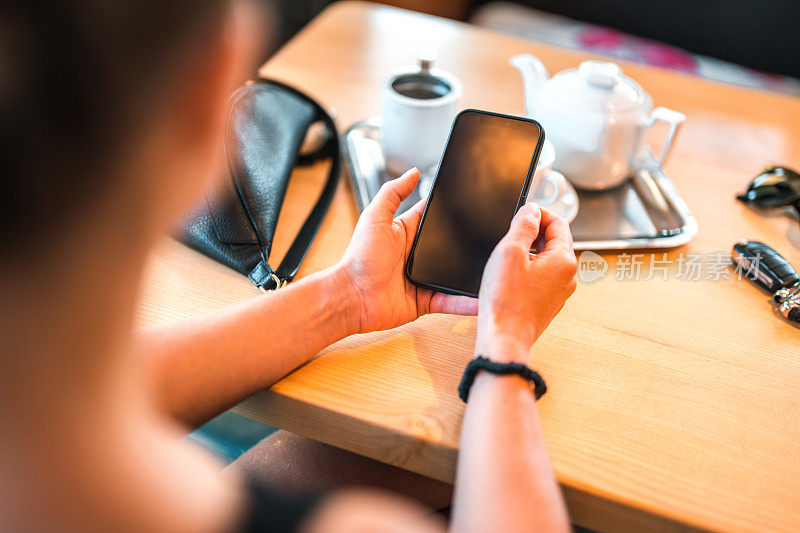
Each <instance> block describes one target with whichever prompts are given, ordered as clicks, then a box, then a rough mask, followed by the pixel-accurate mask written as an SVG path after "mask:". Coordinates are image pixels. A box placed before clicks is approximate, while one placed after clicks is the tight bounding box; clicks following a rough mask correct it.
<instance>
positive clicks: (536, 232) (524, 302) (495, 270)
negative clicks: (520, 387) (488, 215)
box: [475, 203, 577, 363]
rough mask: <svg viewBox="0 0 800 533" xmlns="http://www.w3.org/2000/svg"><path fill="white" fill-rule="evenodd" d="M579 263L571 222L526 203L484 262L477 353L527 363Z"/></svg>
mask: <svg viewBox="0 0 800 533" xmlns="http://www.w3.org/2000/svg"><path fill="white" fill-rule="evenodd" d="M532 249H535V250H538V252H537V253H535V254H532V253H531V250H532ZM576 269H577V261H576V260H575V252H574V250H573V248H572V235H571V233H570V231H569V225H568V224H567V223H566V222H564V221H563V220H562V219H560V218H558V217H556V216H555V215H553V214H552V213H550V212H549V211H547V210H545V209H540V208H539V207H538V206H537V205H535V204H530V203H528V204H525V205H524V206H523V207H522V208H521V209H520V210H519V211H518V212H517V214H516V215H515V216H514V219H513V220H512V221H511V227H510V228H509V230H508V233H507V234H506V236H505V237H503V239H502V240H501V241H500V242H499V243H498V245H497V247H496V248H495V249H494V251H493V252H492V255H491V257H489V261H488V262H487V263H486V268H485V269H484V272H483V280H482V281H481V289H480V293H479V299H478V337H477V341H476V344H475V354H476V355H482V356H484V357H488V358H490V359H492V360H494V361H498V362H511V361H517V362H521V363H527V361H528V357H529V352H530V348H531V346H532V345H533V343H534V342H535V341H536V339H537V338H538V337H539V335H541V334H542V332H543V331H544V330H545V328H546V327H547V326H548V324H550V321H551V320H553V318H554V317H555V316H556V314H558V312H559V311H560V310H561V308H562V307H563V306H564V302H566V300H567V298H569V297H570V296H571V295H572V293H573V292H575V287H576V281H575V273H576Z"/></svg>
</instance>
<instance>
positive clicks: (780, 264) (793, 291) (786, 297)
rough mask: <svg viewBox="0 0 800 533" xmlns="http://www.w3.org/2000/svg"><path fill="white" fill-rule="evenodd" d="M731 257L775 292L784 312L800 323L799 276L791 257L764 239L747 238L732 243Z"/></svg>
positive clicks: (754, 280) (747, 275) (774, 294)
mask: <svg viewBox="0 0 800 533" xmlns="http://www.w3.org/2000/svg"><path fill="white" fill-rule="evenodd" d="M731 260H732V261H733V263H734V264H735V265H736V268H737V270H739V271H740V272H742V273H744V275H745V277H747V278H749V279H751V280H752V281H753V282H755V283H756V284H757V285H758V286H760V287H762V288H763V289H765V290H767V291H768V292H769V293H770V294H771V295H772V298H773V300H775V303H777V304H778V306H779V307H778V309H779V310H780V312H781V314H783V316H785V317H786V318H788V319H789V320H791V321H793V322H797V323H800V276H798V274H797V271H796V270H795V269H794V267H793V266H792V265H791V264H790V263H789V261H787V260H786V259H785V258H784V257H783V256H782V255H781V254H779V253H778V252H776V251H775V250H773V249H772V248H770V247H769V246H767V245H766V244H764V243H763V242H758V241H746V240H741V241H739V242H737V243H736V244H734V245H733V251H732V253H731Z"/></svg>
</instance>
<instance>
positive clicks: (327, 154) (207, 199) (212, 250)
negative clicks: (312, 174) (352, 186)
mask: <svg viewBox="0 0 800 533" xmlns="http://www.w3.org/2000/svg"><path fill="white" fill-rule="evenodd" d="M318 123H321V125H322V129H324V132H325V133H324V139H325V140H324V143H323V144H322V145H321V146H320V147H319V148H318V149H316V150H313V151H312V152H311V153H303V154H301V153H300V152H301V146H302V145H303V141H304V139H305V138H306V135H307V133H308V132H309V129H310V128H311V127H312V126H313V125H315V124H318ZM314 127H315V128H317V129H319V127H318V126H314ZM225 155H226V157H227V163H228V174H229V175H228V176H226V179H224V180H221V181H220V182H219V183H217V184H215V186H214V187H213V188H212V189H211V190H209V191H207V192H206V193H205V195H204V197H203V199H202V200H201V201H200V202H199V203H198V204H197V205H196V206H195V207H194V208H193V209H191V210H190V211H189V212H188V213H187V214H186V215H185V216H184V217H182V219H181V220H180V221H179V223H178V230H177V237H178V238H179V240H181V241H183V242H184V243H185V244H187V245H189V246H190V247H192V248H194V249H195V250H198V251H200V252H202V253H204V254H206V255H208V256H209V257H211V258H213V259H216V260H217V261H219V262H221V263H223V264H225V265H227V266H228V267H230V268H232V269H234V270H236V271H237V272H239V273H241V274H244V275H246V276H247V277H249V278H250V279H251V280H252V281H253V283H255V284H256V286H257V287H258V288H260V289H261V290H263V291H270V290H275V289H278V288H280V287H283V286H284V285H286V283H288V282H290V281H291V280H292V279H293V278H294V276H295V274H297V270H298V269H299V268H300V263H301V262H302V261H303V258H304V257H305V255H306V252H308V249H309V248H310V247H311V242H312V241H313V240H314V237H315V236H316V234H317V231H318V230H319V227H320V225H321V224H322V220H323V218H324V217H325V214H326V213H327V211H328V207H329V206H330V204H331V200H332V199H333V195H334V193H335V192H336V185H337V182H338V180H339V175H340V174H341V154H340V151H339V138H338V135H337V132H336V127H335V125H334V123H333V119H332V118H331V116H330V115H329V114H328V113H327V112H326V111H325V110H324V109H323V108H322V107H321V106H320V105H319V104H318V103H317V102H315V101H314V100H313V99H311V98H310V97H308V96H307V95H305V94H303V93H302V92H300V91H298V90H297V89H294V88H292V87H289V86H287V85H285V84H283V83H280V82H277V81H274V80H267V79H258V80H255V81H251V82H248V83H247V84H245V85H243V86H242V87H240V88H239V89H237V90H236V92H234V93H233V95H232V96H231V99H230V108H229V113H228V124H227V128H226V134H225ZM322 159H329V160H330V161H331V164H330V171H329V173H328V179H327V182H326V183H325V187H324V188H323V190H322V193H321V194H320V196H319V198H318V199H317V201H316V203H315V204H314V207H313V208H312V209H311V213H310V214H309V215H308V218H306V221H305V223H304V224H303V226H302V228H301V229H300V232H299V233H298V235H297V237H296V238H295V239H294V242H293V243H292V245H291V246H290V247H289V251H288V252H286V255H285V256H284V258H283V260H282V261H281V263H280V265H279V266H278V267H277V268H275V269H273V268H272V267H271V266H270V263H269V260H270V250H271V248H272V239H273V236H274V235H275V226H276V225H277V223H278V214H279V213H280V210H281V205H282V204H283V199H284V195H285V194H286V187H287V185H288V183H289V179H290V178H291V175H292V170H293V169H294V167H295V166H296V165H304V164H310V163H313V162H316V161H319V160H322Z"/></svg>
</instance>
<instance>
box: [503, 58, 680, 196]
mask: <svg viewBox="0 0 800 533" xmlns="http://www.w3.org/2000/svg"><path fill="white" fill-rule="evenodd" d="M511 65H513V66H514V67H516V68H517V69H518V70H519V71H520V73H521V74H522V79H523V82H524V88H525V109H526V113H527V114H528V116H530V117H531V118H534V119H536V120H537V121H539V122H541V124H542V126H544V130H545V135H546V137H547V138H548V139H550V141H552V143H553V145H554V146H555V149H556V161H555V168H556V169H558V170H559V171H561V172H563V173H564V175H565V176H566V177H567V178H568V179H569V180H570V181H571V182H572V183H573V184H574V185H576V186H577V187H581V188H584V189H594V190H600V189H608V188H611V187H615V186H617V185H619V184H620V183H622V182H623V181H625V179H626V178H627V177H628V176H629V175H630V172H631V167H632V166H633V165H635V164H636V160H637V158H638V157H639V156H640V154H641V151H642V143H643V139H644V131H645V130H646V129H647V128H648V127H649V126H651V125H653V124H654V123H655V122H657V121H663V122H666V123H667V124H668V125H669V133H668V134H667V138H666V140H665V141H664V146H663V148H662V149H661V153H660V155H659V156H658V157H657V158H656V159H655V164H656V165H658V166H659V167H660V166H661V165H662V164H663V163H664V160H665V159H666V156H667V153H668V152H669V148H670V145H671V144H672V141H673V139H674V137H675V134H676V132H677V130H678V126H679V125H680V123H681V122H683V121H684V120H685V119H686V116H685V115H683V114H682V113H678V112H677V111H673V110H671V109H667V108H664V107H658V108H656V109H655V110H653V100H652V98H650V95H649V94H647V93H646V92H645V91H644V89H642V88H641V87H640V86H639V84H638V83H636V82H635V81H633V80H632V79H630V78H629V77H627V76H623V74H622V69H620V67H619V65H617V64H616V63H608V62H604V61H584V62H583V63H581V64H580V67H579V68H576V69H569V70H565V71H563V72H559V73H558V74H556V75H555V76H553V77H552V78H549V77H548V75H547V70H546V69H545V67H544V65H543V64H542V62H541V61H539V59H538V58H536V57H534V56H532V55H529V54H522V55H518V56H514V57H512V58H511ZM651 111H652V112H651Z"/></svg>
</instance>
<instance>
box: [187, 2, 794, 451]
mask: <svg viewBox="0 0 800 533" xmlns="http://www.w3.org/2000/svg"><path fill="white" fill-rule="evenodd" d="M257 1H259V2H263V4H264V7H265V8H266V9H267V10H268V12H269V13H270V15H269V16H270V18H271V19H272V20H271V22H272V28H273V35H272V44H273V46H272V47H271V48H270V51H274V50H277V49H278V48H279V47H280V46H281V45H282V44H283V43H285V42H286V41H288V40H289V39H290V38H291V37H292V36H293V35H295V34H296V33H297V32H298V31H300V30H301V29H302V28H303V26H305V25H306V24H307V23H308V22H309V21H310V20H311V19H313V18H314V17H315V16H316V15H317V14H318V13H319V12H320V11H322V10H323V9H325V7H327V6H328V5H330V4H332V3H333V2H334V1H335V0H257ZM382 3H384V4H387V5H392V6H396V7H401V8H404V9H411V10H414V11H421V12H423V13H428V14H431V15H437V16H442V17H447V18H451V19H454V20H459V21H465V22H471V23H473V24H477V25H479V26H483V27H485V28H490V29H492V30H495V31H499V32H503V33H508V34H512V35H516V36H520V37H524V38H527V39H532V40H535V41H539V42H544V43H549V44H553V45H557V46H562V47H566V48H573V49H579V50H584V51H588V52H592V53H595V54H602V55H606V56H609V57H613V58H616V59H623V60H628V61H635V62H639V63H645V64H648V65H653V66H658V67H663V68H669V69H673V70H678V71H682V72H684V73H686V74H688V75H695V76H701V77H704V78H708V79H712V80H715V81H719V82H722V83H731V84H736V85H743V86H748V87H754V88H758V89H763V90H771V91H778V92H783V93H789V94H794V95H798V96H800V39H798V38H797V33H798V30H797V23H798V21H800V1H798V0H700V1H698V0H520V1H518V2H505V1H503V2H497V1H485V0H389V1H386V2H382ZM342 31H346V28H343V29H342ZM270 51H268V52H267V53H265V57H263V58H262V59H263V60H267V59H268V55H269V52H270ZM272 431H274V428H271V427H269V426H265V425H264V424H261V423H259V422H255V421H252V420H249V419H246V418H243V417H241V416H238V415H235V414H233V413H225V414H223V415H221V416H219V417H217V418H216V419H214V420H212V421H211V422H209V423H208V424H206V425H205V426H203V427H201V428H200V429H198V430H197V431H195V432H193V433H192V434H190V435H189V437H188V438H190V439H192V440H195V441H197V442H199V443H201V444H203V445H204V446H206V447H208V448H209V449H211V450H212V451H214V452H215V453H216V454H217V455H218V456H219V457H220V458H222V459H223V460H224V461H226V462H228V461H231V460H233V459H235V458H236V457H238V456H239V455H240V454H241V453H243V452H244V451H246V450H247V449H248V448H250V447H251V446H252V445H254V444H255V443H256V442H258V441H259V440H261V439H263V438H264V437H266V436H267V435H269V433H271V432H272Z"/></svg>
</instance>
